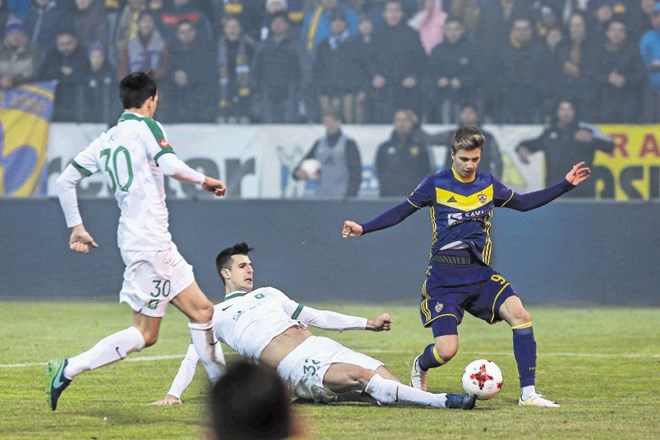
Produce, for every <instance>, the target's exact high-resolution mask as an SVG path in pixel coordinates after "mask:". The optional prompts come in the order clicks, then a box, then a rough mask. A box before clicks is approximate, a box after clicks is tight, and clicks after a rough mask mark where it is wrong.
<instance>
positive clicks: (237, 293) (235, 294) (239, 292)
mask: <svg viewBox="0 0 660 440" xmlns="http://www.w3.org/2000/svg"><path fill="white" fill-rule="evenodd" d="M245 295H247V292H244V291H242V290H235V291H233V292H232V293H230V294H229V295H227V296H225V301H229V300H230V299H234V298H238V297H239V296H245Z"/></svg>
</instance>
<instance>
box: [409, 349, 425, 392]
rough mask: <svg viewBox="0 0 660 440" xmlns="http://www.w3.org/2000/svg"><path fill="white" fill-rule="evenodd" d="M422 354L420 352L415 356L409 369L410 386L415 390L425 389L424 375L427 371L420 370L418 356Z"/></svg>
mask: <svg viewBox="0 0 660 440" xmlns="http://www.w3.org/2000/svg"><path fill="white" fill-rule="evenodd" d="M421 357H422V355H421V354H420V355H419V356H417V357H416V358H415V360H414V361H413V363H412V369H411V370H410V386H411V387H413V388H415V389H416V390H422V391H426V376H427V375H428V372H426V371H424V370H422V368H421V367H420V366H419V358H421Z"/></svg>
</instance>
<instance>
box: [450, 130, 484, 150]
mask: <svg viewBox="0 0 660 440" xmlns="http://www.w3.org/2000/svg"><path fill="white" fill-rule="evenodd" d="M485 141H486V138H485V137H484V135H483V134H482V133H481V132H480V131H479V129H478V128H477V127H461V128H459V129H458V130H456V132H455V133H454V137H453V138H452V140H451V152H452V153H456V152H457V151H458V150H466V151H470V150H474V149H476V148H479V149H483V147H484V142H485Z"/></svg>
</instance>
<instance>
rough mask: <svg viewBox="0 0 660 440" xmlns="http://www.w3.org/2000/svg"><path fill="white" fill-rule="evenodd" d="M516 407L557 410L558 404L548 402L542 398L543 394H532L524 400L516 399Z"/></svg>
mask: <svg viewBox="0 0 660 440" xmlns="http://www.w3.org/2000/svg"><path fill="white" fill-rule="evenodd" d="M518 405H520V406H535V407H537V408H559V404H558V403H557V402H553V401H552V400H548V399H546V398H545V397H543V394H539V393H534V394H532V395H531V396H529V397H528V398H527V399H525V400H522V399H518Z"/></svg>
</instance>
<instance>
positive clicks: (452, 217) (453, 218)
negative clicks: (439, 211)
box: [447, 209, 488, 226]
mask: <svg viewBox="0 0 660 440" xmlns="http://www.w3.org/2000/svg"><path fill="white" fill-rule="evenodd" d="M487 213H488V211H486V210H483V209H477V210H476V211H470V212H452V213H449V214H447V225H448V226H451V225H455V224H456V223H461V222H464V221H468V220H472V219H477V218H480V217H484V216H485V215H486V214H487Z"/></svg>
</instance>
